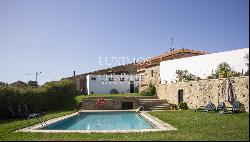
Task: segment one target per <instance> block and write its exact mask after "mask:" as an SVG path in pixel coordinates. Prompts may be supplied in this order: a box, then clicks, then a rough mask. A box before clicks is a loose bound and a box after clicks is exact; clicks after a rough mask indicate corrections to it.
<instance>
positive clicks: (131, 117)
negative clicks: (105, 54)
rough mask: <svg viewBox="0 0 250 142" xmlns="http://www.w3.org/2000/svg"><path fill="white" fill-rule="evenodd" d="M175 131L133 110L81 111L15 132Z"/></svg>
mask: <svg viewBox="0 0 250 142" xmlns="http://www.w3.org/2000/svg"><path fill="white" fill-rule="evenodd" d="M170 130H177V129H176V128H174V127H173V126H171V125H170V124H168V123H166V122H163V121H161V120H159V119H158V118H156V117H154V116H151V115H150V114H148V113H147V112H140V113H136V112H135V110H81V111H79V112H75V113H72V114H69V115H65V116H62V117H58V118H53V119H50V120H47V121H43V122H42V123H38V124H35V125H32V126H29V127H26V128H22V129H19V130H15V131H14V132H41V133H134V132H135V133H137V132H140V133H141V132H157V131H170Z"/></svg>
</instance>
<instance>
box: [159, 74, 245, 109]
mask: <svg viewBox="0 0 250 142" xmlns="http://www.w3.org/2000/svg"><path fill="white" fill-rule="evenodd" d="M230 79H231V82H232V86H233V93H234V98H235V99H236V100H238V101H240V102H241V103H242V104H243V105H244V107H245V110H246V111H247V112H249V93H248V92H249V77H248V76H242V77H234V78H230ZM225 88H226V79H225V78H223V79H209V80H199V81H189V82H178V83H172V84H159V85H157V86H156V90H157V96H158V97H159V98H160V99H167V100H168V102H169V103H174V104H178V91H179V90H183V101H184V102H187V104H188V106H189V108H192V109H195V108H197V107H199V106H204V105H205V104H207V102H208V101H209V100H211V101H212V103H214V104H215V105H216V106H217V104H218V102H222V101H224V102H225V95H226V93H225ZM180 92H181V91H180ZM225 104H226V106H231V104H229V103H228V102H225Z"/></svg>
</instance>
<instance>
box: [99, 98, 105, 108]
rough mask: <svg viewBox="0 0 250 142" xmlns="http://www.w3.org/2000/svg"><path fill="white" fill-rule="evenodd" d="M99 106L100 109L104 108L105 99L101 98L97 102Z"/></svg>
mask: <svg viewBox="0 0 250 142" xmlns="http://www.w3.org/2000/svg"><path fill="white" fill-rule="evenodd" d="M97 105H98V106H99V107H103V106H104V105H105V100H104V99H103V98H100V99H98V100H97Z"/></svg>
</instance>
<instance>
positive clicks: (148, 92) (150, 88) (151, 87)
mask: <svg viewBox="0 0 250 142" xmlns="http://www.w3.org/2000/svg"><path fill="white" fill-rule="evenodd" d="M155 93H156V88H155V86H154V85H153V84H152V83H151V82H150V83H149V85H148V87H147V88H146V89H145V90H142V91H141V93H140V94H141V95H142V96H154V95H155Z"/></svg>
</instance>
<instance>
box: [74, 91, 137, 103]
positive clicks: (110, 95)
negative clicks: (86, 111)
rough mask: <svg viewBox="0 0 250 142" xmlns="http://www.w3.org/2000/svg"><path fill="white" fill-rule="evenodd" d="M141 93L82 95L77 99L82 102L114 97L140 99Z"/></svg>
mask: <svg viewBox="0 0 250 142" xmlns="http://www.w3.org/2000/svg"><path fill="white" fill-rule="evenodd" d="M140 96H141V95H140V94H139V93H128V94H91V95H86V96H85V95H81V96H77V97H76V98H75V99H76V100H77V102H80V101H81V100H82V99H84V98H101V97H103V98H114V97H140Z"/></svg>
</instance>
